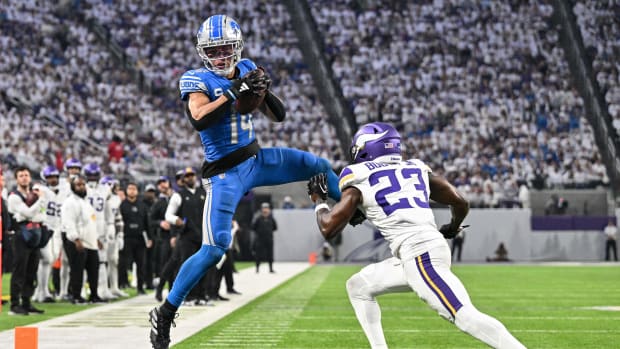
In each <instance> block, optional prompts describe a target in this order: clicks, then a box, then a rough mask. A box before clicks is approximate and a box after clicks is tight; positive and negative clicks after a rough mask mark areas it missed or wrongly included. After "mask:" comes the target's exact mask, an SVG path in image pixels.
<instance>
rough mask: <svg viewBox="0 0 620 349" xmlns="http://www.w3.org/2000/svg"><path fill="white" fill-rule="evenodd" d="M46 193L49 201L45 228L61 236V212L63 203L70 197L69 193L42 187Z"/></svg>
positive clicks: (46, 209)
mask: <svg viewBox="0 0 620 349" xmlns="http://www.w3.org/2000/svg"><path fill="white" fill-rule="evenodd" d="M42 188H43V190H44V191H45V197H46V198H47V199H48V201H47V207H46V208H45V215H46V217H45V226H47V228H48V229H50V230H52V231H53V232H54V233H56V234H59V235H60V210H61V208H62V202H63V201H64V200H65V199H66V198H67V196H69V193H68V192H63V191H61V190H60V189H59V187H58V188H56V189H51V188H50V187H42Z"/></svg>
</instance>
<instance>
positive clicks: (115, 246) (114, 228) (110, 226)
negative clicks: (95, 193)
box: [99, 176, 129, 297]
mask: <svg viewBox="0 0 620 349" xmlns="http://www.w3.org/2000/svg"><path fill="white" fill-rule="evenodd" d="M99 184H100V185H102V186H103V185H105V186H108V187H109V188H110V194H109V195H108V198H107V200H106V205H105V224H106V228H105V229H106V235H107V238H106V240H107V242H108V243H107V249H106V255H107V260H108V278H109V280H110V292H111V293H112V295H114V296H116V297H128V296H129V295H128V294H127V293H125V292H123V291H122V290H120V289H119V288H118V258H119V251H120V250H122V249H123V243H124V241H123V217H122V216H121V211H120V206H121V202H122V201H123V200H122V199H121V197H120V196H119V195H118V194H117V193H118V191H119V189H120V186H119V183H118V181H117V180H115V179H114V178H112V177H111V176H105V177H103V178H101V180H100V181H99Z"/></svg>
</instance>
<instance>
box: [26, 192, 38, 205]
mask: <svg viewBox="0 0 620 349" xmlns="http://www.w3.org/2000/svg"><path fill="white" fill-rule="evenodd" d="M38 199H39V196H38V195H37V194H36V193H35V192H33V191H30V192H29V193H28V196H26V200H25V202H26V206H28V207H30V206H32V205H33V204H34V203H35V202H37V200H38Z"/></svg>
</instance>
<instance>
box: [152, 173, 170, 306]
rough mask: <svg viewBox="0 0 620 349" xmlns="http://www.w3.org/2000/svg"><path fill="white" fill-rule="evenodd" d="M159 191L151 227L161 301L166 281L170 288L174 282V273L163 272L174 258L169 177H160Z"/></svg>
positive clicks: (157, 291)
mask: <svg viewBox="0 0 620 349" xmlns="http://www.w3.org/2000/svg"><path fill="white" fill-rule="evenodd" d="M157 190H158V191H159V197H158V199H157V202H155V204H153V207H151V212H150V214H149V218H150V224H151V227H153V228H154V230H153V231H154V232H155V248H154V249H155V255H156V260H155V275H157V277H159V283H158V284H157V287H156V292H155V298H156V299H157V300H159V301H161V300H162V299H163V298H162V291H163V289H164V285H165V284H166V281H167V282H168V285H169V286H170V285H172V281H173V280H174V273H173V272H168V273H166V274H165V275H164V272H163V270H164V266H165V265H166V262H167V261H168V260H170V258H171V257H172V246H171V244H170V241H171V239H172V238H173V235H171V229H170V228H171V226H170V223H168V222H167V221H166V208H168V201H170V196H172V188H170V181H169V180H168V178H167V177H160V178H159V179H158V180H157ZM175 269H176V268H175Z"/></svg>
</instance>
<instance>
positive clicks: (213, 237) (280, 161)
mask: <svg viewBox="0 0 620 349" xmlns="http://www.w3.org/2000/svg"><path fill="white" fill-rule="evenodd" d="M196 49H197V50H198V55H199V56H200V58H201V59H202V61H203V62H204V65H205V67H204V68H200V69H195V70H190V71H187V72H186V73H185V74H183V76H182V77H181V79H180V82H179V88H180V92H181V99H182V100H183V101H184V102H185V103H186V104H185V105H186V107H185V112H186V115H187V117H188V119H189V121H190V122H191V124H192V126H193V127H194V129H196V131H198V132H199V134H200V139H201V141H202V145H203V148H204V154H205V161H204V164H203V166H202V177H203V184H204V187H205V190H206V193H207V198H206V200H205V204H204V211H203V217H204V218H203V222H202V231H203V241H202V247H201V248H200V250H199V251H198V252H197V253H195V254H194V255H193V256H192V257H190V258H189V259H188V260H186V261H185V263H183V265H182V266H181V269H180V270H179V272H178V275H177V278H176V280H175V281H174V286H173V288H172V290H171V291H170V293H169V295H168V297H167V299H166V300H165V302H164V304H163V305H161V306H160V307H156V308H154V309H153V310H151V312H150V313H149V318H150V322H151V326H152V329H151V333H150V339H151V344H152V345H153V347H154V348H168V345H169V343H170V326H171V324H172V322H173V319H174V316H175V314H176V311H177V309H178V308H179V306H180V305H181V303H182V302H183V299H184V298H185V297H186V296H187V294H188V292H189V291H190V290H191V289H192V288H193V287H194V285H195V284H196V283H197V282H198V281H199V280H200V278H201V277H202V276H203V275H204V274H205V273H206V271H207V269H209V267H211V266H213V265H214V264H216V263H217V262H218V261H219V260H220V258H221V257H222V255H223V254H224V252H226V250H227V249H228V246H229V244H230V241H231V222H232V218H233V213H234V212H235V209H236V208H237V204H238V202H239V200H240V199H241V197H242V196H243V195H244V193H247V192H248V191H250V190H251V189H252V188H254V187H258V186H268V185H277V184H283V183H289V182H295V181H301V180H307V179H309V178H310V177H312V176H313V175H315V174H318V173H327V176H328V180H327V182H328V183H329V192H330V194H331V197H332V198H333V199H335V200H339V199H340V190H339V189H338V176H337V175H336V173H334V172H333V170H332V168H331V165H330V163H329V162H328V161H327V160H325V159H322V158H319V157H317V156H315V155H313V154H310V153H308V152H304V151H300V150H296V149H289V148H266V149H261V148H260V147H259V146H258V144H257V141H256V136H255V133H254V128H253V126H252V114H241V113H239V112H238V111H237V110H236V107H235V103H234V102H235V101H236V100H237V99H238V98H239V97H240V96H241V95H242V94H247V93H254V94H260V95H264V101H263V103H262V104H261V105H260V106H259V109H260V110H261V112H263V114H265V115H266V116H267V117H269V118H270V119H271V120H273V121H276V122H281V121H283V120H284V117H285V114H286V113H285V108H284V105H283V103H282V101H281V100H280V99H279V98H278V97H276V96H275V95H274V94H273V93H272V92H271V91H270V90H269V87H270V85H271V79H270V78H269V76H268V74H267V73H266V72H264V69H263V72H264V74H260V72H259V71H258V69H262V68H257V66H256V64H255V63H254V62H252V61H251V60H249V59H241V52H242V50H243V40H242V36H241V28H240V27H239V25H238V24H237V22H235V21H234V20H233V19H232V18H230V17H228V16H225V15H215V16H211V17H209V18H207V20H206V21H204V22H203V23H202V25H201V26H200V29H199V30H198V33H197V45H196Z"/></svg>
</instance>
